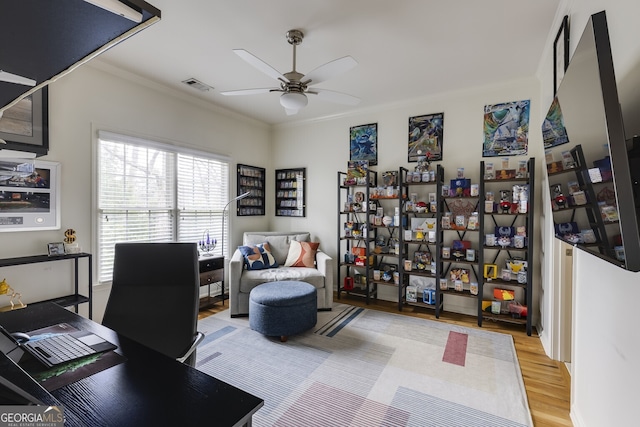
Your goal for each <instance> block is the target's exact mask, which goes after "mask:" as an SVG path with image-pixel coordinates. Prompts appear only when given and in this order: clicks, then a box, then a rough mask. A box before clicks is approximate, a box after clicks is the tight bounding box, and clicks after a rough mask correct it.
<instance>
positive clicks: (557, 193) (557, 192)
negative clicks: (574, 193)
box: [551, 184, 567, 209]
mask: <svg viewBox="0 0 640 427" xmlns="http://www.w3.org/2000/svg"><path fill="white" fill-rule="evenodd" d="M551 201H552V202H553V207H554V208H555V209H562V208H564V207H565V206H566V205H567V198H566V197H565V195H564V194H563V193H562V184H552V185H551Z"/></svg>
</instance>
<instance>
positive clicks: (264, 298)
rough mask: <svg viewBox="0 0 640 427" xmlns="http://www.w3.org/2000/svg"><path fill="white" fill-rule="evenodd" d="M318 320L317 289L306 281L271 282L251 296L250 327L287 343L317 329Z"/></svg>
mask: <svg viewBox="0 0 640 427" xmlns="http://www.w3.org/2000/svg"><path fill="white" fill-rule="evenodd" d="M317 321H318V298H317V296H316V288H315V287H314V286H313V285H310V284H309V283H305V282H297V281H289V280H286V281H281V282H267V283H263V284H261V285H258V286H256V287H255V288H253V289H252V290H251V293H250V294H249V326H250V327H251V329H253V330H254V331H257V332H260V333H262V334H264V335H266V336H270V337H278V336H279V337H280V341H282V342H285V341H286V340H287V337H288V336H290V335H295V334H299V333H301V332H304V331H306V330H308V329H311V328H313V327H314V326H315V324H316V322H317Z"/></svg>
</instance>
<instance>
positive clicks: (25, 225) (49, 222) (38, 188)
mask: <svg viewBox="0 0 640 427" xmlns="http://www.w3.org/2000/svg"><path fill="white" fill-rule="evenodd" d="M0 171H6V172H9V173H0V195H2V196H3V197H2V202H1V203H0V232H6V231H36V230H58V229H60V163H57V162H48V161H42V160H33V159H30V160H26V159H0Z"/></svg>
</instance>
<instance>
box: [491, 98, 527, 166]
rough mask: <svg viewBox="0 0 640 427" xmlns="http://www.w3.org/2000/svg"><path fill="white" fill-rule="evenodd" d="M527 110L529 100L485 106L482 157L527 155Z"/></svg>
mask: <svg viewBox="0 0 640 427" xmlns="http://www.w3.org/2000/svg"><path fill="white" fill-rule="evenodd" d="M529 109H530V101H529V100H525V101H514V102H505V103H502V104H495V105H485V107H484V130H483V133H484V143H483V147H482V156H483V157H501V156H522V155H525V154H527V149H528V144H529Z"/></svg>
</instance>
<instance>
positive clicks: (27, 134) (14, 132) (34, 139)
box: [0, 86, 49, 157]
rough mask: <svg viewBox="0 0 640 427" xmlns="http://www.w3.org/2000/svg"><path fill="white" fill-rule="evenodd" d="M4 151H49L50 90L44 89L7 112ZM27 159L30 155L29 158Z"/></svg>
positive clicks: (0, 130)
mask: <svg viewBox="0 0 640 427" xmlns="http://www.w3.org/2000/svg"><path fill="white" fill-rule="evenodd" d="M0 139H3V140H4V141H6V143H7V144H6V145H4V144H3V146H2V148H3V149H9V150H17V151H27V152H30V153H35V154H36V155H45V154H47V153H48V152H49V89H48V87H46V86H45V87H44V88H42V89H40V90H39V91H37V92H35V93H34V94H33V95H30V96H28V97H26V98H25V99H23V100H21V101H20V102H19V103H18V104H16V105H14V106H13V107H11V108H9V109H7V110H6V111H5V112H4V113H3V115H2V117H1V118H0ZM25 157H26V156H25Z"/></svg>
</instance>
